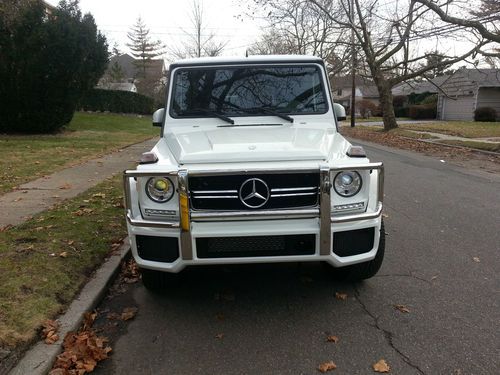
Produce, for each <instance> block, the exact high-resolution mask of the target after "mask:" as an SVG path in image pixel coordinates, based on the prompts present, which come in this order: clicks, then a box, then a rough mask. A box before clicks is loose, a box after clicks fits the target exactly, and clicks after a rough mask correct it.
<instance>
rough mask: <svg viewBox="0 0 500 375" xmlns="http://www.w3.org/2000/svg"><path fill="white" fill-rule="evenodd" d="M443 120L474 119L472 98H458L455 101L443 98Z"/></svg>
mask: <svg viewBox="0 0 500 375" xmlns="http://www.w3.org/2000/svg"><path fill="white" fill-rule="evenodd" d="M441 110H442V116H441V118H442V119H443V120H464V121H471V120H473V119H474V96H473V95H471V96H459V97H457V98H456V99H450V98H443V105H442V109H441Z"/></svg>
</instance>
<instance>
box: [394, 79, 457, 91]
mask: <svg viewBox="0 0 500 375" xmlns="http://www.w3.org/2000/svg"><path fill="white" fill-rule="evenodd" d="M449 77H450V76H449V75H445V76H438V77H434V78H432V79H431V80H430V81H429V80H425V81H421V82H415V81H409V82H403V83H401V84H399V85H397V86H395V87H394V88H393V89H392V95H410V94H423V93H424V92H430V93H434V94H435V93H437V92H438V91H439V89H438V87H440V86H441V85H442V84H443V82H445V81H446V80H447V79H448V78H449Z"/></svg>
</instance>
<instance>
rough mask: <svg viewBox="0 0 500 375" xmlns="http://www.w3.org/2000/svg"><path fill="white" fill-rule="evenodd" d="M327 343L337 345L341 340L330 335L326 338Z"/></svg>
mask: <svg viewBox="0 0 500 375" xmlns="http://www.w3.org/2000/svg"><path fill="white" fill-rule="evenodd" d="M326 341H328V342H333V343H334V344H336V343H338V342H339V338H338V337H337V336H334V335H330V336H328V337H327V338H326Z"/></svg>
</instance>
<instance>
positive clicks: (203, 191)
mask: <svg viewBox="0 0 500 375" xmlns="http://www.w3.org/2000/svg"><path fill="white" fill-rule="evenodd" d="M237 192H238V190H191V193H193V194H218V193H220V194H222V193H237Z"/></svg>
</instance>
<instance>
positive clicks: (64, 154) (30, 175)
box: [0, 113, 159, 194]
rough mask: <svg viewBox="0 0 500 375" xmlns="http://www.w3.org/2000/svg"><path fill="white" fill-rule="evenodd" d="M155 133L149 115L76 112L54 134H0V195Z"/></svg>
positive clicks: (155, 130) (157, 131)
mask: <svg viewBox="0 0 500 375" xmlns="http://www.w3.org/2000/svg"><path fill="white" fill-rule="evenodd" d="M158 134H159V128H153V126H152V125H151V118H150V116H143V117H137V116H129V115H118V114H100V113H99V114H95V113H92V114H89V113H76V114H75V117H74V118H73V120H72V121H71V123H70V124H69V125H68V127H67V128H66V129H65V130H64V131H62V132H60V133H58V134H54V135H0V173H1V175H0V177H1V181H0V194H1V193H5V192H7V191H10V190H12V188H13V187H15V186H18V185H21V184H23V183H25V182H28V181H31V180H34V179H36V178H38V177H42V176H44V175H46V174H49V173H53V172H55V171H57V170H60V169H62V168H64V167H68V166H71V165H74V164H78V163H81V162H82V161H85V160H89V159H92V158H94V157H97V156H99V155H102V154H105V153H109V152H112V151H114V150H117V149H119V148H122V147H124V146H127V145H129V144H132V143H136V142H140V141H143V140H145V139H148V138H151V137H153V136H155V135H158Z"/></svg>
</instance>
